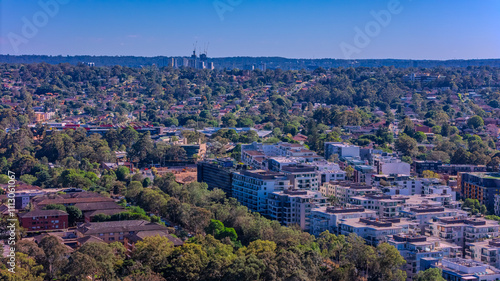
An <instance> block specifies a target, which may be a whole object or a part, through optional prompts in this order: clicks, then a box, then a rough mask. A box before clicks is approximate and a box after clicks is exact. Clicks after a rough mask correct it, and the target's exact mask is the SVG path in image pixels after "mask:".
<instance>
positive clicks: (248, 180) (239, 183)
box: [233, 170, 291, 215]
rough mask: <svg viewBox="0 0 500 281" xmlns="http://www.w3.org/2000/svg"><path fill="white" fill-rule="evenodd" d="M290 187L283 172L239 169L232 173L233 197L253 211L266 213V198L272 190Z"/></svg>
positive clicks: (287, 178) (288, 180)
mask: <svg viewBox="0 0 500 281" xmlns="http://www.w3.org/2000/svg"><path fill="white" fill-rule="evenodd" d="M290 188H291V184H290V178H289V177H288V176H286V175H284V174H281V173H276V172H270V171H264V170H253V171H240V172H235V173H234V174H233V197H234V198H236V199H237V200H238V201H239V202H240V203H241V204H242V205H244V206H246V207H248V209H250V210H251V211H253V212H259V213H261V214H262V215H266V214H267V205H268V202H267V198H268V196H269V194H270V193H272V192H274V191H283V190H288V189H290Z"/></svg>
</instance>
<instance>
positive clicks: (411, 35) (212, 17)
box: [0, 0, 500, 59]
mask: <svg viewBox="0 0 500 281" xmlns="http://www.w3.org/2000/svg"><path fill="white" fill-rule="evenodd" d="M43 3H45V5H43ZM47 3H48V4H47ZM54 3H56V5H54ZM374 14H375V15H377V14H378V15H379V21H378V22H377V21H376V16H374ZM387 15H389V16H390V19H389V18H388V17H387ZM361 33H362V34H361ZM195 42H198V44H197V46H198V49H199V51H203V49H204V48H205V46H206V45H209V46H208V55H209V56H211V57H229V56H280V57H288V58H340V59H343V58H377V59H380V58H399V59H476V58H500V1H498V0H480V1H478V0H449V1H444V0H443V1H436V0H400V1H398V0H383V1H380V0H363V1H361V0H341V1H340V0H330V1H323V0H215V1H214V0H207V1H202V0H200V1H194V0H193V1H191V0H142V1H138V0H101V1H96V0H40V1H38V0H0V54H12V55H14V54H17V55H20V54H40V55H133V56H158V55H161V56H187V55H190V53H191V52H192V50H193V45H194V44H195Z"/></svg>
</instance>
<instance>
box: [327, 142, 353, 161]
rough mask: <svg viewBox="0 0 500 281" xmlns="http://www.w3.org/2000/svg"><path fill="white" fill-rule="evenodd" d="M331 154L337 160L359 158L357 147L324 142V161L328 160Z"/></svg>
mask: <svg viewBox="0 0 500 281" xmlns="http://www.w3.org/2000/svg"><path fill="white" fill-rule="evenodd" d="M333 154H337V155H338V156H339V158H345V157H353V158H359V146H356V145H350V144H346V143H342V142H325V159H326V160H328V159H330V157H331V156H332V155H333Z"/></svg>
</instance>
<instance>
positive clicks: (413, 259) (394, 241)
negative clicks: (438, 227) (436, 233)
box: [387, 233, 462, 281]
mask: <svg viewBox="0 0 500 281" xmlns="http://www.w3.org/2000/svg"><path fill="white" fill-rule="evenodd" d="M387 243H389V244H390V245H392V246H394V247H395V248H396V249H397V250H398V251H399V253H400V254H401V256H402V257H403V258H404V259H405V261H406V264H405V265H404V266H403V269H404V270H405V271H406V280H408V281H411V280H413V277H414V276H415V275H416V274H417V273H418V272H419V271H420V269H421V264H420V261H421V260H422V258H432V259H433V260H442V259H443V258H461V257H462V247H460V246H458V245H453V244H450V243H446V242H443V241H441V240H439V239H438V238H436V237H426V236H422V235H416V234H403V233H401V234H396V235H393V237H391V238H389V240H388V241H387Z"/></svg>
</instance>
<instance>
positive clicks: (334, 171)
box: [304, 160, 346, 184]
mask: <svg viewBox="0 0 500 281" xmlns="http://www.w3.org/2000/svg"><path fill="white" fill-rule="evenodd" d="M304 165H307V166H315V167H316V169H317V173H318V175H319V177H320V181H321V182H320V184H323V183H325V182H329V181H342V180H345V179H346V172H345V171H343V170H342V169H340V166H339V164H336V163H333V162H327V161H324V160H323V161H314V162H310V163H305V164H304Z"/></svg>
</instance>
